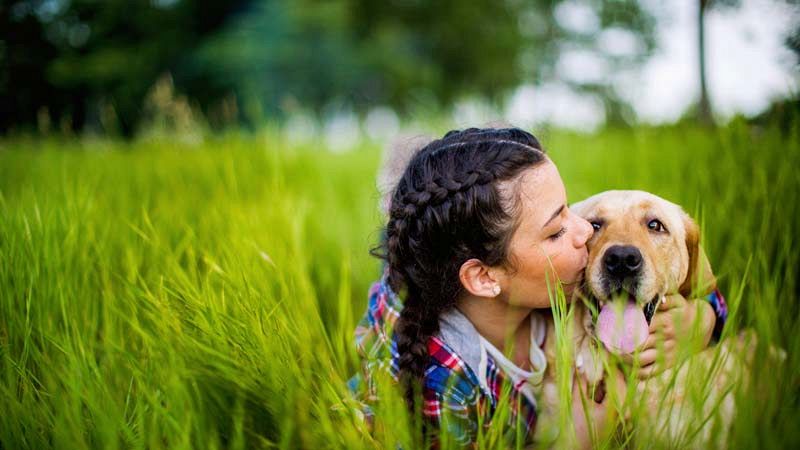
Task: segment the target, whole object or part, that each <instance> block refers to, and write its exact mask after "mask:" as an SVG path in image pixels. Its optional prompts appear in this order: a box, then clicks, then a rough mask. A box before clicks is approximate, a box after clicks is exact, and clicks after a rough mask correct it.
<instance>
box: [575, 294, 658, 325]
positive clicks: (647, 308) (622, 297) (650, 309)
mask: <svg viewBox="0 0 800 450" xmlns="http://www.w3.org/2000/svg"><path fill="white" fill-rule="evenodd" d="M591 294H592V295H591V296H590V297H591V298H592V299H594V303H595V305H597V306H598V309H602V308H603V307H604V306H605V305H606V304H607V303H613V302H628V303H633V304H639V303H641V302H640V301H639V300H638V299H637V297H636V296H635V295H634V294H632V293H630V292H629V291H628V290H627V289H619V290H618V291H616V292H614V293H613V294H611V295H609V296H608V298H610V300H604V299H602V298H601V297H599V296H597V295H595V294H594V293H593V292H592V293H591ZM661 297H662V296H661V295H660V294H656V295H655V296H653V298H652V299H650V300H649V301H648V302H646V303H644V304H643V305H642V306H641V308H642V314H644V318H645V320H646V321H647V324H648V325H650V321H651V320H653V316H654V315H655V313H656V309H657V308H658V301H659V300H660V299H661Z"/></svg>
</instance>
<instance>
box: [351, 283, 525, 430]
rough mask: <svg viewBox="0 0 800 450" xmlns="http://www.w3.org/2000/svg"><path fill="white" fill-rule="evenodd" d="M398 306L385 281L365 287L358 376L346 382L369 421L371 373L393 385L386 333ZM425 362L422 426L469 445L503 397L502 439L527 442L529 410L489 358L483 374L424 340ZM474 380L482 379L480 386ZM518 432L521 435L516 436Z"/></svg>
mask: <svg viewBox="0 0 800 450" xmlns="http://www.w3.org/2000/svg"><path fill="white" fill-rule="evenodd" d="M401 309H402V302H401V301H400V299H399V298H398V297H397V295H395V293H394V292H392V290H391V288H390V287H389V285H388V284H387V283H386V278H385V276H384V277H383V278H382V279H381V281H379V282H376V283H374V284H373V285H372V287H371V288H370V295H369V304H368V307H367V312H366V314H365V316H364V318H363V319H362V320H361V321H360V322H359V325H358V327H357V328H356V332H355V334H356V346H357V348H358V350H359V353H360V355H361V356H362V373H361V374H359V375H357V376H355V377H353V379H351V381H350V387H351V389H352V390H353V391H354V392H355V393H356V395H357V398H359V399H360V400H361V402H362V411H363V412H364V413H365V415H366V416H367V418H368V420H369V421H370V422H371V418H372V409H371V408H370V406H369V405H370V404H371V403H372V402H375V401H377V400H378V398H377V393H376V389H375V384H374V380H373V378H374V373H375V371H378V370H386V371H388V373H389V374H390V375H391V376H392V377H394V379H395V380H397V374H398V360H399V354H398V353H397V343H396V341H395V340H394V339H393V336H392V333H391V330H392V327H393V325H394V323H395V322H396V321H397V318H398V317H399V316H400V310H401ZM428 353H429V355H430V360H429V362H428V365H427V368H426V370H425V375H424V380H423V398H424V407H423V410H422V412H423V415H424V416H425V418H426V419H427V420H428V423H430V424H432V425H434V426H435V427H437V428H438V429H440V430H442V431H445V432H447V433H449V434H450V435H451V436H452V437H453V438H454V439H455V440H456V441H457V442H460V443H462V444H468V443H471V442H474V440H475V437H476V435H477V433H479V424H482V426H484V427H488V426H489V424H490V423H491V422H492V418H493V417H494V415H495V412H496V409H497V405H498V404H499V403H500V399H501V398H503V396H508V398H509V402H508V403H507V404H508V405H510V414H509V415H508V422H507V424H508V434H509V435H510V436H519V437H521V438H522V439H526V440H529V439H530V437H531V436H532V434H533V428H534V426H535V424H536V411H535V405H534V404H533V403H531V401H530V400H529V399H528V398H527V397H526V396H525V395H524V394H522V392H521V391H520V387H521V386H520V385H517V386H514V385H512V384H511V383H509V382H507V381H506V378H505V377H504V375H503V372H502V371H501V370H500V367H499V366H498V365H497V364H496V362H495V361H494V359H493V358H492V357H491V355H487V364H486V371H485V373H482V374H478V373H477V371H478V367H470V366H468V365H467V364H466V363H465V362H464V360H463V359H462V358H461V357H460V356H459V355H458V354H457V353H456V352H455V351H453V349H452V348H450V347H449V346H448V345H447V343H446V342H444V341H443V340H442V339H441V338H440V337H438V336H434V337H432V338H431V339H430V340H429V341H428ZM478 376H483V377H485V383H484V384H483V385H482V383H481V382H480V379H479V378H478ZM520 430H521V432H520Z"/></svg>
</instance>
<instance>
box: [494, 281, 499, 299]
mask: <svg viewBox="0 0 800 450" xmlns="http://www.w3.org/2000/svg"><path fill="white" fill-rule="evenodd" d="M492 293H493V294H494V296H495V297H497V296H498V295H500V286H499V285H497V284H495V285H494V287H493V288H492Z"/></svg>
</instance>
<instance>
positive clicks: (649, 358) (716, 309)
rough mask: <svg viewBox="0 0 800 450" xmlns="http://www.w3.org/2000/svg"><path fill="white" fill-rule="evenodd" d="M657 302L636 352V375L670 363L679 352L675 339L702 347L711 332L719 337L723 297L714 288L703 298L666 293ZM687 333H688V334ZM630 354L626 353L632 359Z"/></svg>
mask: <svg viewBox="0 0 800 450" xmlns="http://www.w3.org/2000/svg"><path fill="white" fill-rule="evenodd" d="M665 299H666V301H665V302H663V303H659V305H658V312H657V313H656V314H655V315H654V316H653V320H652V321H651V322H650V335H649V336H648V337H647V340H646V341H645V342H644V344H643V345H642V348H641V350H640V352H639V355H638V361H639V365H640V369H639V374H638V375H639V378H648V377H651V376H653V375H654V374H656V373H659V372H661V371H662V370H664V369H666V368H669V367H672V366H673V365H674V364H675V362H676V360H677V356H678V355H679V352H678V345H677V344H678V342H679V341H681V340H686V339H687V338H688V336H692V340H690V341H687V342H691V343H692V344H694V345H695V348H697V349H698V350H702V349H704V348H706V347H707V346H708V343H709V342H710V341H711V338H712V336H713V337H714V338H716V339H719V335H720V333H721V332H722V327H723V325H724V324H725V320H726V318H727V315H728V313H727V306H726V305H725V299H724V298H723V297H722V294H720V293H719V291H718V290H714V292H712V293H711V294H709V296H708V297H707V298H697V299H690V300H688V301H687V300H686V299H684V298H683V296H682V295H680V294H674V295H668V296H666V297H665ZM690 333H691V334H690ZM632 359H633V357H627V358H626V360H628V362H632Z"/></svg>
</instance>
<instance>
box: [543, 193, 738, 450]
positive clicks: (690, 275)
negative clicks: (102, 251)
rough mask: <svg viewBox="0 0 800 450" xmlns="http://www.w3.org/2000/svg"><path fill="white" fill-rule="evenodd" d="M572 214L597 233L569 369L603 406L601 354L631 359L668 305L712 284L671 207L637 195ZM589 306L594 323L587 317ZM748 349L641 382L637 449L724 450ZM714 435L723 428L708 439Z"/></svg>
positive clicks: (551, 355) (548, 393) (694, 360)
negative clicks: (714, 447) (686, 449)
mask: <svg viewBox="0 0 800 450" xmlns="http://www.w3.org/2000/svg"><path fill="white" fill-rule="evenodd" d="M571 208H572V209H573V211H575V212H576V213H577V214H578V215H580V216H581V217H583V218H584V219H586V220H588V221H589V222H591V223H592V226H593V227H594V228H595V233H594V235H593V236H592V238H591V240H590V241H589V242H588V244H587V245H588V247H589V260H588V264H587V267H586V273H585V281H584V284H585V288H584V289H583V292H582V293H580V294H576V295H577V296H581V297H584V299H583V300H579V299H574V300H573V302H572V304H573V316H572V322H571V329H572V337H573V339H574V340H573V342H574V351H573V355H574V356H575V360H574V365H575V367H574V368H575V370H576V371H577V373H578V374H579V375H580V376H581V377H582V378H583V379H585V380H587V381H588V382H589V383H590V384H591V385H593V386H597V389H595V390H594V392H593V395H594V397H595V400H596V401H601V400H602V398H603V397H604V395H605V390H604V388H603V386H604V385H603V379H604V376H605V374H606V369H608V368H609V366H608V363H607V361H608V358H607V356H608V354H607V353H606V352H612V353H616V354H622V353H632V352H633V351H634V349H636V348H637V347H639V346H640V345H641V344H642V342H643V341H644V339H645V338H646V337H647V333H648V324H649V322H650V320H651V319H652V317H653V315H654V314H656V313H657V311H658V308H657V306H658V302H660V301H663V299H664V298H665V296H666V295H669V294H674V293H680V294H681V295H683V296H684V297H685V298H698V297H703V296H704V295H706V294H708V293H709V292H711V291H712V290H713V289H715V288H716V280H715V278H714V275H713V273H712V271H711V266H710V264H709V263H708V260H707V258H706V257H705V255H704V253H703V251H702V248H701V247H700V233H699V229H698V226H697V224H696V223H695V222H694V221H693V220H692V219H691V218H690V217H689V215H687V214H686V213H685V212H684V211H683V210H682V209H681V208H680V206H678V205H675V204H673V203H671V202H668V201H667V200H664V199H662V198H660V197H658V196H655V195H653V194H650V193H647V192H642V191H607V192H603V193H600V194H597V195H595V196H593V197H590V198H588V199H586V200H584V201H582V202H579V203H577V204H575V205H572V206H571ZM587 299H588V302H589V304H593V305H594V306H595V307H596V311H599V314H596V315H593V314H592V313H591V311H590V308H589V307H587V305H586V303H584V301H586V300H587ZM548 327H549V329H548V334H552V333H554V332H555V330H554V324H553V322H552V320H550V321H549V324H548ZM748 338H749V336H748ZM546 342H547V345H546V348H545V354H546V355H547V358H548V372H547V373H546V374H545V382H544V386H543V390H542V401H543V402H544V405H543V407H542V408H540V410H541V411H542V412H543V414H547V415H551V414H554V411H557V410H558V395H557V392H556V385H555V373H554V366H555V359H556V356H555V355H556V348H555V344H554V342H555V339H547V340H546ZM746 347H748V345H746V342H745V338H740V339H731V340H728V341H725V342H722V343H721V344H719V346H718V348H710V349H708V350H705V351H702V352H700V353H697V354H695V355H694V356H692V357H690V358H688V359H686V360H685V361H684V362H681V363H679V364H677V365H676V366H675V367H673V368H671V369H669V370H666V371H664V372H662V373H661V374H660V375H657V376H655V377H652V378H650V379H648V380H641V381H638V383H637V386H636V390H637V394H638V395H637V397H638V399H641V400H643V401H642V402H640V403H639V404H638V405H628V407H631V408H634V409H632V410H629V412H630V415H629V417H633V418H634V419H635V421H636V423H633V424H631V425H633V429H634V432H635V433H636V435H637V442H640V443H641V442H658V443H661V444H662V445H663V444H664V443H665V441H666V442H668V443H669V444H668V445H678V446H687V445H688V446H696V445H703V446H705V445H709V444H714V443H716V444H718V445H719V444H721V445H724V436H725V434H726V433H727V430H728V428H729V427H730V424H731V421H732V418H733V412H734V409H733V407H734V405H733V401H734V399H733V393H732V390H731V388H732V386H733V385H734V384H735V383H737V382H738V381H740V379H739V377H740V376H743V375H744V374H745V370H744V367H745V365H744V363H745V361H744V360H743V358H742V357H743V356H744V355H746V354H749V353H750V352H747V351H745V349H746ZM612 370H613V369H612ZM690 374H700V376H697V377H690V376H689V375H690ZM637 407H638V410H637V409H635V408H637ZM549 419H551V417H547V416H545V417H544V418H543V420H540V424H541V425H543V426H545V427H547V423H548V420H549ZM712 419H713V420H712ZM715 427H720V428H716V429H715V433H714V434H713V435H712V429H714V428H715ZM537 428H538V427H537Z"/></svg>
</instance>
